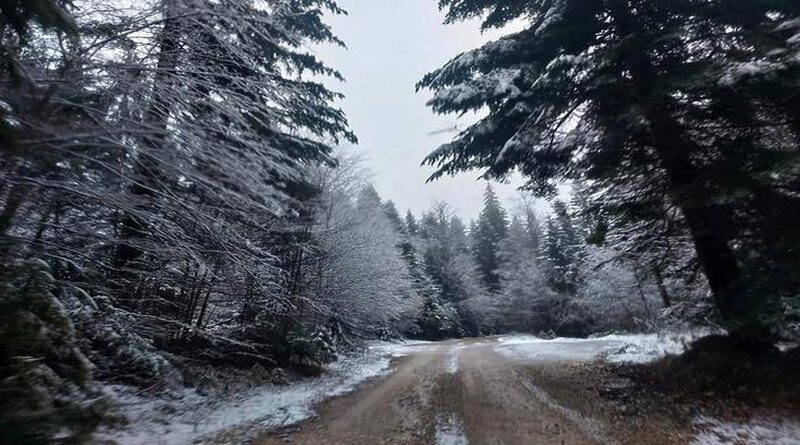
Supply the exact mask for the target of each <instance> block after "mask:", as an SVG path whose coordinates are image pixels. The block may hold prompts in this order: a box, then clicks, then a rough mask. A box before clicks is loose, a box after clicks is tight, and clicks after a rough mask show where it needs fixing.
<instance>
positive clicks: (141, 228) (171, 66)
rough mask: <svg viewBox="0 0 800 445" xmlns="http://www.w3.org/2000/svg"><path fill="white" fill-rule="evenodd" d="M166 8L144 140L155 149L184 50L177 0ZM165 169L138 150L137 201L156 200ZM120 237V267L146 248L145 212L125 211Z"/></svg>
mask: <svg viewBox="0 0 800 445" xmlns="http://www.w3.org/2000/svg"><path fill="white" fill-rule="evenodd" d="M162 9H163V11H164V26H163V28H162V29H161V33H160V35H159V37H158V45H159V55H158V63H157V67H156V72H155V76H154V78H153V90H152V97H151V98H150V105H149V108H148V110H147V111H146V113H145V119H144V120H145V123H146V124H147V127H148V129H150V130H151V131H152V132H153V135H152V136H150V137H145V138H144V139H143V140H142V146H143V147H145V148H147V149H149V150H151V151H158V150H161V149H163V145H164V142H165V140H166V134H167V128H168V127H167V125H168V121H169V111H168V110H165V109H164V108H165V107H168V101H167V100H166V99H165V98H167V97H169V90H170V86H171V84H172V83H173V80H172V76H174V70H175V69H176V68H177V66H178V59H179V57H178V52H179V50H180V32H181V26H180V21H179V20H178V19H177V18H176V17H177V15H178V14H177V12H178V11H177V4H176V0H163V1H162ZM160 171H161V169H160V168H159V166H158V162H157V161H156V160H155V157H153V156H150V155H148V153H147V150H145V152H144V153H137V156H136V167H135V172H134V182H133V183H132V184H131V185H130V188H129V191H130V193H131V195H133V196H134V197H135V198H136V200H137V201H145V202H146V201H147V200H151V199H155V190H157V187H158V180H159V177H160V176H161V172H160ZM142 204H143V202H134V203H133V205H134V206H137V205H142ZM120 226H121V227H120V231H119V234H118V235H119V238H120V242H119V244H118V246H117V250H116V253H115V258H114V261H113V264H114V266H115V267H116V268H124V267H125V266H127V265H128V264H129V263H131V262H132V261H135V260H136V259H137V258H139V257H140V256H141V255H142V254H143V250H142V247H141V246H139V245H137V244H136V242H134V241H132V240H135V239H137V238H142V237H143V236H144V235H145V233H146V231H147V222H146V221H145V220H143V219H142V217H141V215H136V214H134V212H130V211H127V212H124V215H123V217H122V219H121V221H120Z"/></svg>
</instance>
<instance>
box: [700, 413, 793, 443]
mask: <svg viewBox="0 0 800 445" xmlns="http://www.w3.org/2000/svg"><path fill="white" fill-rule="evenodd" d="M696 427H697V429H698V430H699V431H700V432H699V433H698V434H697V436H695V438H694V440H693V441H692V443H691V445H730V444H735V445H764V444H769V445H797V444H800V422H798V421H796V420H790V419H781V418H774V419H769V418H754V419H752V420H750V421H749V422H741V423H739V422H722V421H719V420H715V419H709V418H705V417H704V418H700V419H698V421H697V425H696Z"/></svg>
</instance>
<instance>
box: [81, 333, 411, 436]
mask: <svg viewBox="0 0 800 445" xmlns="http://www.w3.org/2000/svg"><path fill="white" fill-rule="evenodd" d="M423 344H424V343H421V342H401V343H389V342H374V343H371V344H369V346H368V348H367V351H366V352H365V353H364V354H361V355H355V356H349V357H345V358H342V359H341V360H340V361H338V362H337V363H334V364H333V365H331V366H330V367H329V368H328V372H327V373H326V374H325V375H323V376H321V377H318V378H314V379H308V380H305V381H302V382H299V383H296V384H292V385H289V386H285V387H279V386H274V385H265V386H264V387H261V388H258V389H256V390H253V391H251V392H249V393H246V394H240V395H238V396H237V397H231V398H228V399H224V400H218V399H215V398H212V397H209V396H204V395H202V394H199V393H198V392H197V391H195V390H192V389H185V390H182V391H177V392H173V393H170V395H169V397H159V398H154V397H145V396H142V395H139V394H137V393H136V392H135V390H134V389H133V388H131V387H127V386H119V385H116V386H108V387H107V390H108V391H109V393H110V395H111V396H112V397H114V398H115V399H117V400H118V401H120V405H121V407H120V409H121V411H122V414H123V415H124V416H125V417H126V418H127V420H128V421H129V424H128V425H127V426H126V427H124V428H122V429H117V430H111V429H103V430H101V431H99V432H98V433H96V434H95V441H97V442H104V441H110V442H111V443H118V444H120V445H178V444H186V443H210V442H212V441H213V442H214V443H220V442H219V440H218V438H219V436H220V435H221V434H222V433H225V434H226V437H227V436H231V437H230V438H229V439H228V441H223V442H222V443H226V442H227V443H241V442H242V437H248V436H252V435H254V434H257V433H258V432H259V431H263V430H266V429H271V428H279V427H283V426H288V425H292V424H295V423H298V422H302V421H304V420H306V419H309V418H311V417H313V416H314V415H315V412H314V408H313V407H314V406H315V405H316V404H318V403H319V402H321V401H323V400H325V399H328V398H331V397H336V396H341V395H344V394H347V393H349V392H352V391H354V390H355V389H356V388H357V387H358V386H359V385H360V384H362V383H364V382H365V381H367V380H369V379H371V378H374V377H378V376H382V375H385V374H387V373H389V372H391V367H390V363H391V360H392V358H395V357H400V356H403V355H406V354H408V353H409V352H410V351H411V349H412V348H414V347H419V346H420V345H423Z"/></svg>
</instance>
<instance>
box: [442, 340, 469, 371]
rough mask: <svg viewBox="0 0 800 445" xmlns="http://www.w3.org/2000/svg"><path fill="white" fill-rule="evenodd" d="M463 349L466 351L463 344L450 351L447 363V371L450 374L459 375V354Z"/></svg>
mask: <svg viewBox="0 0 800 445" xmlns="http://www.w3.org/2000/svg"><path fill="white" fill-rule="evenodd" d="M461 349H464V345H463V344H459V345H457V346H454V347H453V348H451V349H450V352H448V354H447V361H446V362H445V371H446V372H447V373H448V374H457V373H458V353H459V351H460V350H461Z"/></svg>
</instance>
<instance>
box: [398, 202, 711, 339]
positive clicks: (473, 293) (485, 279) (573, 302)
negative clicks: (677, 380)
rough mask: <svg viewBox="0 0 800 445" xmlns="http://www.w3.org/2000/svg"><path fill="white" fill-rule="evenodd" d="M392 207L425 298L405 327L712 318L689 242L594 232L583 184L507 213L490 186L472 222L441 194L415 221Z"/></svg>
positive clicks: (518, 327) (430, 331)
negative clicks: (645, 241)
mask: <svg viewBox="0 0 800 445" xmlns="http://www.w3.org/2000/svg"><path fill="white" fill-rule="evenodd" d="M387 215H389V216H390V219H391V220H392V221H394V222H395V225H396V227H398V228H399V232H400V234H401V239H402V244H401V245H400V247H401V250H402V252H403V258H404V259H405V260H406V263H407V264H408V266H409V268H410V270H411V275H412V278H413V280H414V288H415V289H416V291H417V294H418V295H419V296H420V297H421V298H422V305H423V306H422V312H421V314H420V316H419V319H418V320H417V321H416V323H414V324H412V325H411V326H410V327H411V329H412V330H410V331H407V332H404V334H405V335H407V336H411V337H420V338H426V339H439V338H447V337H461V336H477V335H485V334H494V333H504V332H529V333H533V334H546V335H547V334H549V335H563V336H586V335H589V334H593V333H598V332H604V331H612V330H647V329H654V328H657V327H664V326H666V325H676V324H679V323H692V322H693V323H708V322H711V321H712V320H714V319H715V315H714V313H713V311H712V308H711V307H710V306H709V304H708V301H707V298H706V291H707V284H706V281H705V280H704V279H703V278H702V273H701V272H700V271H699V265H698V264H697V262H696V259H695V257H694V256H693V253H692V251H691V249H690V248H689V246H688V245H683V246H682V247H679V246H673V248H674V249H679V250H678V251H673V252H669V254H667V252H666V251H665V252H661V251H660V250H659V249H657V248H655V246H654V250H653V251H651V252H649V253H640V254H634V253H633V252H632V251H631V249H630V243H629V242H627V240H624V239H622V238H620V239H617V240H613V241H612V240H611V239H605V237H604V241H603V242H598V240H599V236H600V235H599V234H598V233H597V230H598V222H597V218H596V215H593V214H592V208H591V207H589V206H588V204H587V200H586V197H585V191H583V190H582V189H580V188H576V189H575V190H574V192H573V193H572V198H571V199H570V200H569V202H568V203H565V202H563V201H558V200H557V201H555V202H554V203H553V210H552V212H550V213H549V214H547V215H544V217H543V216H542V215H537V214H536V212H535V211H534V209H533V206H532V204H531V203H523V204H522V205H520V207H519V208H517V209H514V211H512V212H511V214H510V215H509V213H508V212H507V211H506V210H505V209H504V208H503V206H502V204H501V203H500V202H499V200H498V198H497V196H496V195H495V193H494V191H493V190H492V188H491V186H487V189H486V193H485V196H484V208H483V210H482V212H481V214H480V215H479V216H478V217H477V218H476V219H475V220H473V221H472V222H471V223H470V224H469V227H467V225H466V224H465V223H464V222H463V221H462V220H461V218H459V216H458V215H456V214H455V212H453V211H452V209H450V208H449V207H448V206H447V204H445V203H440V204H438V205H436V206H434V208H433V209H431V210H429V211H428V212H426V213H424V214H423V215H422V217H421V218H420V219H419V221H418V220H417V219H416V218H415V217H414V215H412V214H411V213H408V214H407V215H406V217H405V218H403V219H401V218H400V217H399V216H398V215H397V213H396V210H394V207H393V206H392V205H391V204H389V205H388V206H387ZM602 225H603V224H602V223H601V224H600V226H601V227H602Z"/></svg>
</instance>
